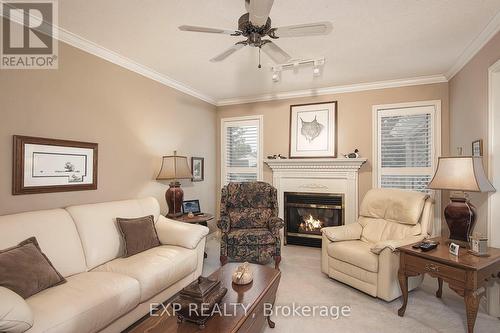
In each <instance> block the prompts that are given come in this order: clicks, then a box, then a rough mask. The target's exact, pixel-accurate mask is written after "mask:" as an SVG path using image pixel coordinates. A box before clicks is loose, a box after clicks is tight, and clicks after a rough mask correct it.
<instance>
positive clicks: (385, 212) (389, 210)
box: [360, 189, 428, 225]
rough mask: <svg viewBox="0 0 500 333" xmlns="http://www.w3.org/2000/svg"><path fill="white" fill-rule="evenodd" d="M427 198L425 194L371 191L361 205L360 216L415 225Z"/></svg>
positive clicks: (386, 190)
mask: <svg viewBox="0 0 500 333" xmlns="http://www.w3.org/2000/svg"><path fill="white" fill-rule="evenodd" d="M427 198H428V195H427V194H425V193H421V192H415V191H401V190H394V189H372V190H370V191H368V193H366V195H365V198H364V199H363V202H362V203H361V207H360V215H361V216H364V217H370V218H375V219H384V220H389V221H395V222H398V223H404V224H411V225H415V224H417V223H418V222H419V221H420V217H421V216H422V210H423V208H424V205H425V201H426V200H427Z"/></svg>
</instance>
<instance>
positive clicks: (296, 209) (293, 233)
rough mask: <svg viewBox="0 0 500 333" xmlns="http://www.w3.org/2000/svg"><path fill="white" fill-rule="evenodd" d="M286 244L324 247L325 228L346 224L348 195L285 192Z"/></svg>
mask: <svg viewBox="0 0 500 333" xmlns="http://www.w3.org/2000/svg"><path fill="white" fill-rule="evenodd" d="M284 196H285V200H284V206H285V207H284V214H285V216H284V220H285V231H284V234H285V240H284V241H285V245H286V244H294V245H305V246H314V247H321V228H324V227H335V226H340V225H343V224H344V195H343V194H334V193H307V192H285V193H284Z"/></svg>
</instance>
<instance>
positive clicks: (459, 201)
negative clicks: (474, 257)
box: [444, 198, 477, 247]
mask: <svg viewBox="0 0 500 333" xmlns="http://www.w3.org/2000/svg"><path fill="white" fill-rule="evenodd" d="M450 200H451V202H450V203H449V204H448V206H446V208H445V209H444V217H445V219H446V224H448V228H449V229H450V239H449V241H451V242H454V243H456V244H458V245H460V246H462V247H469V242H470V236H471V235H472V231H473V230H474V226H475V225H476V218H477V211H476V207H474V205H473V204H471V203H470V202H469V200H467V198H450Z"/></svg>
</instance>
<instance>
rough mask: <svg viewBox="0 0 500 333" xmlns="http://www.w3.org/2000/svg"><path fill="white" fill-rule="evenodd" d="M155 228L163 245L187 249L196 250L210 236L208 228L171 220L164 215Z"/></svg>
mask: <svg viewBox="0 0 500 333" xmlns="http://www.w3.org/2000/svg"><path fill="white" fill-rule="evenodd" d="M155 227H156V232H157V234H158V238H159V239H160V243H161V244H162V245H176V246H181V247H184V248H186V249H194V248H195V247H196V246H198V243H199V242H200V241H201V240H202V239H203V237H205V236H206V235H208V228H207V227H204V226H201V225H196V224H190V223H185V222H179V221H174V220H170V219H167V218H166V217H165V216H162V215H160V217H159V218H158V221H157V222H156V224H155Z"/></svg>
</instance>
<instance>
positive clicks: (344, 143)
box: [217, 83, 449, 199]
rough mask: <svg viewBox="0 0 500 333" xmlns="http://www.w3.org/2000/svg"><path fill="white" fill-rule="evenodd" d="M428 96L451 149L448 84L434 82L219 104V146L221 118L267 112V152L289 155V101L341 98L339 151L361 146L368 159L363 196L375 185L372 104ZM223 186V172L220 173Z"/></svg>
mask: <svg viewBox="0 0 500 333" xmlns="http://www.w3.org/2000/svg"><path fill="white" fill-rule="evenodd" d="M425 100H441V101H442V151H443V154H447V153H448V147H449V130H448V123H449V113H448V109H449V108H448V84H447V83H440V84H431V85H421V86H412V87H402V88H391V89H381V90H371V91H363V92H355V93H343V94H335V95H325V96H318V97H309V98H297V99H288V100H279V101H271V102H259V103H249V104H240V105H232V106H224V107H219V108H217V111H218V112H217V118H218V120H217V126H218V130H217V137H218V140H217V142H218V144H217V147H219V146H220V144H219V143H220V119H221V118H226V117H236V116H246V115H263V116H264V156H267V155H271V154H278V153H280V154H282V155H284V156H288V141H289V119H290V105H291V104H302V103H314V102H323V101H338V152H339V153H340V154H341V153H348V152H352V151H353V150H354V149H355V148H358V149H359V150H360V153H361V155H362V156H363V157H366V158H368V163H367V164H366V165H364V166H363V167H362V168H361V171H360V179H359V190H360V198H361V199H362V198H363V196H364V194H365V193H366V192H367V191H368V190H369V189H370V188H371V187H372V163H371V160H372V106H373V105H378V104H392V103H403V102H414V101H425ZM219 166H220V149H219V148H218V151H217V170H220V168H219ZM217 179H218V184H219V186H220V174H218V175H217ZM264 180H265V181H268V182H272V173H271V170H270V169H269V167H267V166H264Z"/></svg>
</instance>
